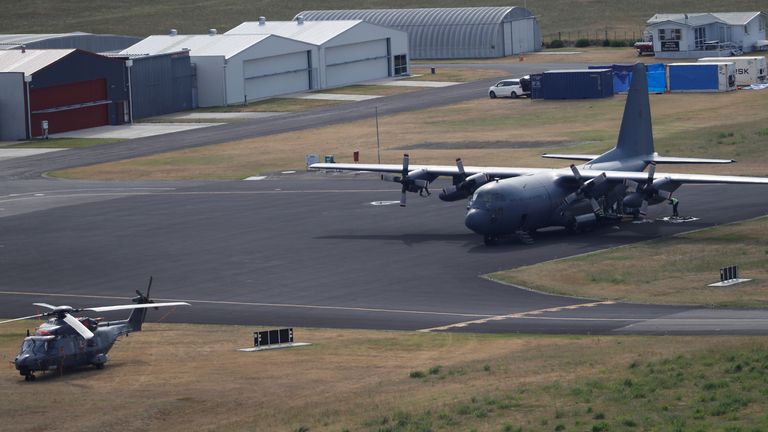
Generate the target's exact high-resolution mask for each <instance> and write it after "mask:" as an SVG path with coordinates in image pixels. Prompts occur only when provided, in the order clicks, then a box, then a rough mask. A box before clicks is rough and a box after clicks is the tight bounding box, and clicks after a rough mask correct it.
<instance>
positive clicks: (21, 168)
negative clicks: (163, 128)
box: [0, 63, 574, 179]
mask: <svg viewBox="0 0 768 432" xmlns="http://www.w3.org/2000/svg"><path fill="white" fill-rule="evenodd" d="M459 66H460V67H462V65H459ZM470 66H471V65H465V66H463V67H470ZM482 66H483V67H487V68H497V69H500V70H506V71H508V74H509V75H515V76H518V75H525V74H530V73H535V72H541V71H545V70H549V69H555V68H564V67H574V65H563V64H525V63H523V64H515V63H513V64H502V65H482ZM441 67H450V66H448V65H446V66H441ZM495 82H496V80H495V79H489V80H480V81H474V82H470V83H466V84H459V85H455V86H451V87H446V88H435V89H427V90H422V91H419V92H418V93H404V94H400V95H394V96H388V97H385V98H378V99H373V100H369V101H361V102H355V103H349V104H342V105H334V106H328V107H322V108H317V109H312V110H309V111H304V112H298V113H286V114H284V115H279V116H273V117H269V118H257V119H250V120H243V121H239V122H236V123H231V124H226V125H221V126H214V127H209V128H203V129H196V130H190V131H185V132H179V133H174V134H168V135H161V136H153V137H146V138H139V139H134V140H130V141H123V142H119V143H114V144H107V145H101V146H97V147H90V148H82V149H70V150H66V151H60V152H53V153H46V154H43V155H37V156H30V157H25V158H22V159H12V160H6V161H2V160H0V179H19V178H37V177H39V176H40V175H41V174H43V173H45V172H47V171H55V170H60V169H65V168H72V167H76V166H84V165H93V164H97V163H102V162H110V161H117V160H123V159H129V158H134V157H139V156H147V155H151V154H157V153H162V152H167V151H172V150H179V149H183V148H191V147H199V146H205V145H211V144H218V143H225V142H231V141H236V140H241V139H248V138H254V137H259V136H266V135H271V134H277V133H283V132H292V131H297V130H302V129H309V128H315V127H321V126H327V125H329V124H338V123H346V122H351V121H355V120H360V119H364V118H370V117H373V116H374V113H375V109H376V107H377V108H378V112H379V115H389V114H396V113H400V112H405V111H415V110H420V109H425V108H429V107H433V106H440V105H449V104H453V103H458V102H463V101H467V100H471V99H476V98H479V97H486V94H487V90H488V87H490V86H491V85H492V84H493V83H495Z"/></svg>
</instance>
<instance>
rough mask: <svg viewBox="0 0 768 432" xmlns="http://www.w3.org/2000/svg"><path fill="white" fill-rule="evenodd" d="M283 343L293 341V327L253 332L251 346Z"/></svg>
mask: <svg viewBox="0 0 768 432" xmlns="http://www.w3.org/2000/svg"><path fill="white" fill-rule="evenodd" d="M285 343H293V327H291V328H284V329H277V330H264V331H260V332H253V346H255V347H262V346H269V345H277V344H285Z"/></svg>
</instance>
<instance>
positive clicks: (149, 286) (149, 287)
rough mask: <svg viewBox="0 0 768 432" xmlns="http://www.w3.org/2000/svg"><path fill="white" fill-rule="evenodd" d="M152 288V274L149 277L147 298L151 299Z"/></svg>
mask: <svg viewBox="0 0 768 432" xmlns="http://www.w3.org/2000/svg"><path fill="white" fill-rule="evenodd" d="M151 289H152V276H150V277H149V284H147V300H149V298H150V297H149V290H151Z"/></svg>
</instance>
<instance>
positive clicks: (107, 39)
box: [0, 32, 141, 52]
mask: <svg viewBox="0 0 768 432" xmlns="http://www.w3.org/2000/svg"><path fill="white" fill-rule="evenodd" d="M140 40H141V38H139V37H135V36H122V35H109V34H91V33H83V32H73V33H51V34H0V49H15V48H20V47H21V46H22V45H24V46H25V47H27V48H29V49H69V48H78V49H81V50H86V51H91V52H106V51H120V50H121V49H124V48H128V47H129V46H131V45H133V44H135V43H136V42H138V41H140Z"/></svg>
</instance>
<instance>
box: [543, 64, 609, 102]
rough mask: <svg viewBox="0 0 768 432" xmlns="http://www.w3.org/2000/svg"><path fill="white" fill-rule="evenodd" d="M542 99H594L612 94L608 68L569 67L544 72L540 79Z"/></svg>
mask: <svg viewBox="0 0 768 432" xmlns="http://www.w3.org/2000/svg"><path fill="white" fill-rule="evenodd" d="M541 90H542V96H543V98H544V99H594V98H605V97H610V96H613V72H612V71H611V70H610V69H570V70H553V71H547V72H544V74H543V75H542V79H541Z"/></svg>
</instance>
